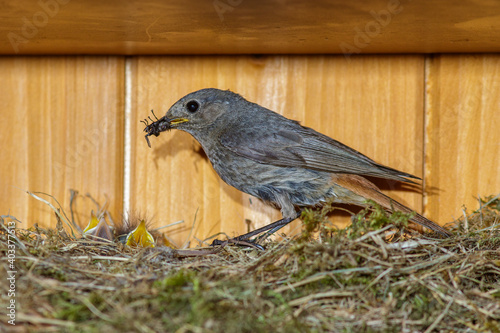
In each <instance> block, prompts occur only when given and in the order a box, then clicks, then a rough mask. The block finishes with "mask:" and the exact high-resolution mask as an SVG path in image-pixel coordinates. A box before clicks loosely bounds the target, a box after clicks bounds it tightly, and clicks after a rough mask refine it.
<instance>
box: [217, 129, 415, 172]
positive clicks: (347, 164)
mask: <svg viewBox="0 0 500 333" xmlns="http://www.w3.org/2000/svg"><path fill="white" fill-rule="evenodd" d="M235 132H236V133H235ZM220 143H221V144H222V145H223V146H224V147H226V148H227V149H229V150H231V151H232V152H234V153H236V154H238V155H240V156H244V157H246V158H250V159H252V160H254V161H257V162H259V163H266V164H272V165H276V166H282V167H301V168H307V169H313V170H318V171H326V172H333V173H346V174H358V175H364V176H374V177H380V178H386V179H395V180H399V181H404V182H411V181H409V180H408V179H406V178H417V179H418V177H415V176H413V175H411V174H408V173H405V172H401V171H398V170H395V169H392V168H389V167H386V166H383V165H381V164H378V163H376V162H374V161H373V160H371V159H370V158H368V157H366V156H365V155H363V154H361V153H360V152H358V151H356V150H354V149H352V148H350V147H348V146H346V145H344V144H342V143H340V142H338V141H336V140H334V139H332V138H330V137H327V136H325V135H323V134H321V133H318V132H316V131H314V130H313V129H311V128H308V127H303V126H300V125H298V124H296V126H286V127H281V129H279V130H276V131H269V130H267V129H266V128H263V127H250V128H248V127H247V128H242V129H240V130H239V131H231V132H230V133H226V134H223V135H221V137H220Z"/></svg>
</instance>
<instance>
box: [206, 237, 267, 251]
mask: <svg viewBox="0 0 500 333" xmlns="http://www.w3.org/2000/svg"><path fill="white" fill-rule="evenodd" d="M227 244H235V245H238V246H242V247H251V248H253V249H257V250H261V251H264V247H263V246H262V245H260V244H258V243H257V241H255V240H239V239H238V237H236V238H230V239H228V240H225V241H221V240H219V239H214V241H213V242H212V244H210V246H226V245H227Z"/></svg>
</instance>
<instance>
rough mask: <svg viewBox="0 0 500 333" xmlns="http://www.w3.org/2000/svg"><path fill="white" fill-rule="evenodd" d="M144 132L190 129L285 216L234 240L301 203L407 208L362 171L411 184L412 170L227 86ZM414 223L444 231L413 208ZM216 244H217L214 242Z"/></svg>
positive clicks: (239, 180) (216, 164)
mask: <svg viewBox="0 0 500 333" xmlns="http://www.w3.org/2000/svg"><path fill="white" fill-rule="evenodd" d="M145 124H146V128H145V129H144V131H145V132H147V134H146V140H147V142H148V145H149V146H150V142H149V138H148V136H151V135H154V136H158V135H159V134H160V133H161V132H163V131H167V130H170V129H174V128H175V129H179V130H182V131H185V132H188V133H190V134H191V135H192V136H193V137H194V138H195V139H196V140H197V141H198V142H199V143H200V144H201V146H202V147H203V150H204V151H205V153H206V155H207V156H208V159H209V160H210V162H211V163H212V166H213V168H214V169H215V171H216V172H217V174H218V175H219V176H220V177H221V178H222V179H223V180H224V181H225V182H226V183H228V184H229V185H231V186H233V187H235V188H237V189H238V190H240V191H243V192H245V193H248V194H250V195H253V196H255V197H257V198H260V199H262V200H263V201H265V202H267V203H270V204H272V205H275V206H277V207H279V208H280V209H281V213H282V214H283V218H282V219H281V220H279V221H276V222H274V223H271V224H269V225H267V226H264V227H262V228H260V229H257V230H254V231H252V232H249V233H247V234H245V235H242V236H239V237H237V238H235V240H236V241H243V240H247V239H249V238H250V237H252V236H254V235H257V234H260V233H262V232H265V231H267V233H266V235H269V234H271V233H274V232H276V231H277V230H279V229H280V228H282V227H283V226H285V225H287V224H288V223H290V222H291V221H293V220H295V219H296V218H298V217H299V216H300V211H301V208H302V207H309V206H318V205H321V204H324V203H326V202H334V203H345V204H354V205H359V206H366V205H367V203H366V200H367V199H371V200H373V201H375V202H376V203H378V204H380V205H381V206H382V207H384V208H385V209H387V210H391V209H392V208H394V209H396V210H399V211H402V212H405V213H409V212H412V210H411V209H409V208H408V207H406V206H404V205H402V204H400V203H398V202H396V201H395V200H392V199H390V198H389V197H388V196H386V195H384V194H383V193H381V192H380V190H379V189H378V188H377V186H375V185H374V184H373V183H372V182H370V181H369V180H368V179H366V178H365V177H364V176H370V177H377V178H382V179H391V180H397V181H401V182H408V183H413V182H412V181H411V180H409V179H408V178H413V179H418V177H415V176H413V175H411V174H408V173H405V172H401V171H398V170H395V169H392V168H389V167H386V166H383V165H380V164H378V163H376V162H374V161H373V160H371V159H370V158H368V157H366V156H365V155H363V154H361V153H359V152H358V151H356V150H354V149H352V148H350V147H348V146H346V145H344V144H342V143H340V142H338V141H336V140H334V139H332V138H330V137H328V136H326V135H323V134H321V133H319V132H316V131H315V130H313V129H311V128H308V127H305V126H302V125H300V124H299V123H298V122H297V121H295V120H290V119H288V118H285V117H283V116H282V115H280V114H278V113H276V112H273V111H271V110H269V109H266V108H264V107H262V106H260V105H258V104H255V103H251V102H249V101H247V100H245V99H244V98H243V97H242V96H240V95H238V94H236V93H233V92H231V91H228V90H219V89H213V88H209V89H202V90H198V91H195V92H193V93H190V94H188V95H186V96H184V97H183V98H181V99H180V100H179V101H177V102H176V103H175V104H174V105H172V107H171V108H170V109H169V110H168V112H167V113H166V114H165V116H163V117H161V118H160V119H156V121H154V122H153V123H151V124H148V122H147V121H146V122H145ZM411 221H412V222H415V223H417V224H420V225H421V226H424V227H426V228H429V229H431V230H434V231H436V232H438V233H439V234H441V235H443V236H446V237H449V236H450V235H451V234H450V233H449V232H448V231H447V230H446V229H444V228H443V227H441V226H439V225H437V224H436V223H434V222H432V221H430V220H429V219H427V218H425V217H423V216H422V215H419V214H415V216H414V217H413V218H412V219H411ZM214 244H220V242H219V241H216V242H214Z"/></svg>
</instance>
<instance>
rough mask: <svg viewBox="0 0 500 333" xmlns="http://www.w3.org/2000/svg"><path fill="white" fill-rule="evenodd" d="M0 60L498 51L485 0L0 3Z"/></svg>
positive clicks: (498, 27)
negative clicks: (16, 56) (12, 57)
mask: <svg viewBox="0 0 500 333" xmlns="http://www.w3.org/2000/svg"><path fill="white" fill-rule="evenodd" d="M2 14H3V15H2V17H1V20H0V21H1V22H2V24H1V25H0V54H256V53H265V54H280V53H281V54H290V53H298V54H304V53H308V54H312V53H317V54H325V53H335V54H346V53H354V54H358V53H363V54H365V53H440V52H499V51H500V39H499V38H500V37H499V36H500V2H499V1H495V0H463V1H461V2H460V5H457V4H456V2H455V1H453V0H442V1H410V0H370V1H351V2H346V1H343V0H316V1H314V3H311V2H310V1H307V0H288V1H283V0H274V1H269V0H253V1H243V0H214V1H206V0H188V1H182V2H174V1H161V0H141V1H138V0H136V1H127V4H126V5H123V2H122V1H119V0H109V1H97V0H89V1H85V2H81V1H69V0H41V1H30V2H26V1H14V0H10V1H4V4H3V7H2Z"/></svg>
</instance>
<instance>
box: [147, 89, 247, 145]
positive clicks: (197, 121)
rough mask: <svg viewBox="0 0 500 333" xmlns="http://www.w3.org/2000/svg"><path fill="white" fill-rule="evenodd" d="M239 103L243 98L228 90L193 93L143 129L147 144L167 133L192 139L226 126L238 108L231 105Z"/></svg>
mask: <svg viewBox="0 0 500 333" xmlns="http://www.w3.org/2000/svg"><path fill="white" fill-rule="evenodd" d="M240 100H244V99H243V97H241V96H240V95H238V94H235V93H233V92H231V91H229V90H219V89H214V88H208V89H202V90H198V91H195V92H192V93H190V94H188V95H186V96H184V97H182V98H181V99H180V100H178V101H177V102H176V103H175V104H174V105H172V106H171V107H170V109H169V110H168V111H167V113H166V114H165V116H163V117H161V118H160V119H157V120H156V121H154V122H153V123H151V124H148V125H147V126H146V128H145V129H144V131H145V132H147V133H148V134H146V140H148V138H147V137H148V136H150V135H155V136H158V135H160V133H161V132H163V131H168V130H170V129H180V130H183V131H186V132H188V133H191V134H193V135H194V134H196V133H197V132H199V131H201V130H203V129H205V128H207V127H209V126H212V127H214V126H215V127H217V126H219V127H222V126H225V125H227V124H229V123H231V122H232V121H233V120H234V119H236V118H237V117H238V115H237V114H236V112H234V110H237V109H238V108H235V107H234V105H233V104H234V103H237V102H239V101H240ZM231 110H233V112H231ZM148 144H149V140H148Z"/></svg>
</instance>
